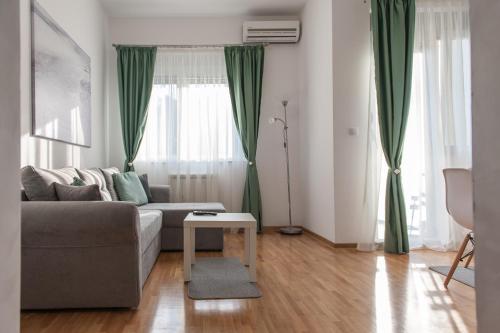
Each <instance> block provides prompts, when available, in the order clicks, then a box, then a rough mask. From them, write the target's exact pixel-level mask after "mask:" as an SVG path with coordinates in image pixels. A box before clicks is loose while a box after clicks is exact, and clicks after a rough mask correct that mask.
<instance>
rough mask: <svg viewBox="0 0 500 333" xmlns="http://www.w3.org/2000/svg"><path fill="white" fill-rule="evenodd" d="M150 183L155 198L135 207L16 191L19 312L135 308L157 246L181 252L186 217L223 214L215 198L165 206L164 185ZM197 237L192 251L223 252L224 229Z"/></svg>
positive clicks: (202, 232) (206, 231) (167, 195)
mask: <svg viewBox="0 0 500 333" xmlns="http://www.w3.org/2000/svg"><path fill="white" fill-rule="evenodd" d="M65 169H68V168H65ZM70 169H71V168H70ZM37 171H38V169H37ZM70 171H71V170H70ZM71 172H72V171H71ZM75 172H77V171H76V169H75ZM40 173H42V174H43V172H42V171H40ZM23 177H24V175H23ZM42 178H43V177H42ZM68 179H69V178H67V179H66V178H65V177H58V178H57V180H56V181H58V182H62V183H65V182H66V183H67V182H68V181H69V180H68ZM45 181H46V183H47V184H48V185H50V184H49V183H50V182H51V181H54V179H52V178H50V177H48V178H47V179H45ZM150 188H151V194H152V197H153V202H152V203H148V204H146V205H143V206H139V207H137V206H135V205H134V204H132V203H128V202H120V201H30V200H28V196H27V195H26V193H24V192H22V200H23V202H22V204H21V247H22V249H21V307H22V309H60V308H101V307H127V308H130V307H132V308H133V307H137V306H138V305H139V302H140V299H141V291H142V287H143V286H144V284H145V282H146V279H147V277H148V275H149V273H150V272H151V270H152V268H153V266H154V264H155V262H156V259H157V257H158V255H159V253H160V251H161V250H166V251H181V250H182V245H183V244H182V240H183V228H182V223H183V220H184V218H185V216H186V215H187V214H188V213H189V212H191V211H193V210H213V211H218V212H224V211H225V209H224V206H223V205H222V204H220V203H169V198H170V188H169V187H168V186H154V185H153V186H150ZM196 236H197V237H196V248H197V249H198V250H222V249H223V230H222V229H200V230H197V235H196Z"/></svg>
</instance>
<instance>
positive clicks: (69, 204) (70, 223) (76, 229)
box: [21, 201, 140, 248]
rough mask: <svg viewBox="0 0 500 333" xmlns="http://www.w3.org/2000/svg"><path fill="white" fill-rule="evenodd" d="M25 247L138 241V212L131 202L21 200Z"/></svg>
mask: <svg viewBox="0 0 500 333" xmlns="http://www.w3.org/2000/svg"><path fill="white" fill-rule="evenodd" d="M21 230H22V237H21V240H22V241H21V245H22V246H23V247H90V246H122V245H131V244H137V245H136V246H137V247H138V248H139V245H138V242H139V235H140V225H139V212H138V210H137V207H135V206H134V205H133V204H131V203H124V202H107V201H25V202H22V203H21Z"/></svg>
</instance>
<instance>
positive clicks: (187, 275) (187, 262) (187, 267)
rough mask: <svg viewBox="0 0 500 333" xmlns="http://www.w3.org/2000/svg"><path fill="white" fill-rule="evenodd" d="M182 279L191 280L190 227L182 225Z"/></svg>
mask: <svg viewBox="0 0 500 333" xmlns="http://www.w3.org/2000/svg"><path fill="white" fill-rule="evenodd" d="M184 281H191V228H190V227H188V226H186V225H185V226H184Z"/></svg>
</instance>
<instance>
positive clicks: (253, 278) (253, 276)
mask: <svg viewBox="0 0 500 333" xmlns="http://www.w3.org/2000/svg"><path fill="white" fill-rule="evenodd" d="M247 229H249V234H250V235H249V238H250V239H249V241H250V242H249V243H250V244H249V247H250V251H249V253H250V255H249V260H250V262H249V264H248V271H249V273H250V282H257V269H256V266H255V264H256V257H257V230H255V228H247Z"/></svg>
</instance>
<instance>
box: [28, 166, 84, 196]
mask: <svg viewBox="0 0 500 333" xmlns="http://www.w3.org/2000/svg"><path fill="white" fill-rule="evenodd" d="M74 177H79V175H78V173H77V172H76V169H75V168H69V167H68V168H62V169H54V170H47V169H41V168H35V167H33V166H31V165H28V166H25V167H24V168H22V169H21V183H22V185H23V187H24V191H25V193H26V196H27V197H28V199H29V200H31V201H56V200H58V199H57V194H56V190H55V187H54V183H58V184H63V185H69V184H71V183H72V182H73V178H74Z"/></svg>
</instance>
